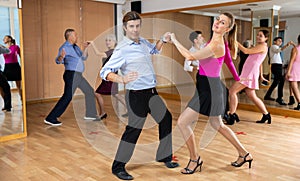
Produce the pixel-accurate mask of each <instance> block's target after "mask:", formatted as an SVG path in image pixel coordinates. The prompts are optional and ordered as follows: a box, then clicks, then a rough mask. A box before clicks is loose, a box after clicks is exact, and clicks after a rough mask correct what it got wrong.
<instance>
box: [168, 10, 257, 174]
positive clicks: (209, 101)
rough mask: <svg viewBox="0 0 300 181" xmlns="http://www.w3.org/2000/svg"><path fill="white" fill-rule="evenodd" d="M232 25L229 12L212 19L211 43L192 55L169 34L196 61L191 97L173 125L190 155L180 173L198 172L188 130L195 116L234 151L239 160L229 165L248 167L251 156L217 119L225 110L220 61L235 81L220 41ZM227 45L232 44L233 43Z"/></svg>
mask: <svg viewBox="0 0 300 181" xmlns="http://www.w3.org/2000/svg"><path fill="white" fill-rule="evenodd" d="M234 24H235V18H234V17H233V15H232V14H231V13H223V14H221V15H220V16H218V17H216V19H215V21H214V23H213V26H212V31H213V35H212V38H211V40H210V41H209V42H208V43H207V45H206V46H205V47H204V48H202V49H200V50H197V51H196V52H190V51H188V50H187V49H186V48H185V47H184V46H183V45H182V44H181V43H180V42H179V41H178V40H177V39H176V37H175V34H174V33H172V34H171V41H172V42H173V44H174V45H175V46H176V48H177V49H178V51H179V52H180V53H181V54H182V55H183V56H184V57H185V58H187V59H189V60H199V73H198V74H197V82H196V90H195V94H194V96H193V97H192V99H191V100H190V101H189V103H188V105H187V107H186V109H185V110H184V111H183V112H182V113H181V114H180V116H179V118H178V122H177V126H178V128H179V129H180V131H181V133H182V136H183V138H184V140H185V141H186V145H187V148H188V150H189V155H190V160H189V162H188V164H187V166H186V167H185V168H183V169H182V170H181V173H182V174H193V173H195V171H196V170H197V169H198V168H199V169H200V171H201V167H202V164H203V161H202V158H201V157H200V155H199V154H198V152H197V145H196V141H195V134H194V132H193V129H192V124H193V122H195V121H197V120H198V115H199V113H200V114H203V115H206V116H208V119H209V120H208V123H207V124H210V126H211V127H212V128H213V129H214V131H218V132H219V133H221V134H222V135H223V136H224V137H225V138H226V139H227V140H228V141H229V142H230V143H231V144H232V145H233V146H234V147H235V148H236V150H237V152H238V155H239V157H238V159H237V160H236V161H234V162H232V163H231V165H232V166H234V167H240V166H242V165H243V164H244V163H246V162H248V163H249V168H250V167H251V163H252V160H253V158H252V155H251V154H250V153H249V152H248V151H247V150H246V149H245V148H244V146H243V145H242V144H241V143H240V141H239V140H238V138H237V137H236V135H235V134H234V132H233V131H232V130H231V129H230V128H229V127H228V126H226V125H225V124H224V123H223V121H222V118H221V115H222V114H223V113H224V111H225V105H226V100H227V97H226V92H225V89H224V86H223V85H222V81H221V79H220V73H221V69H222V65H223V62H225V63H226V65H227V67H228V68H229V70H230V72H231V74H232V75H233V77H234V79H235V80H236V81H238V80H239V77H238V74H237V72H236V69H235V67H234V64H233V62H232V59H231V55H230V49H229V47H228V43H227V42H226V41H225V38H224V36H226V34H227V33H228V32H229V31H230V30H232V28H233V26H234ZM233 37H234V36H233ZM231 42H235V40H234V41H231ZM209 139H210V138H209Z"/></svg>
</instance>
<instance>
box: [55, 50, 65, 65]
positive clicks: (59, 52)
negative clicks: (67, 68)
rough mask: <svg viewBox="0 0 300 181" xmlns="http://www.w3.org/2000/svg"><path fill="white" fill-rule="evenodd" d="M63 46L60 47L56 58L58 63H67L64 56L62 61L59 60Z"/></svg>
mask: <svg viewBox="0 0 300 181" xmlns="http://www.w3.org/2000/svg"><path fill="white" fill-rule="evenodd" d="M63 48H64V47H60V48H59V50H58V54H57V56H56V58H55V62H56V64H64V63H65V62H64V58H63V59H62V61H59V60H58V57H59V56H60V54H61V51H62V49H63Z"/></svg>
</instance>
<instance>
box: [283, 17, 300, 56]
mask: <svg viewBox="0 0 300 181" xmlns="http://www.w3.org/2000/svg"><path fill="white" fill-rule="evenodd" d="M299 22H300V17H297V18H287V19H286V30H285V33H284V42H285V43H287V42H288V41H291V40H292V41H293V42H294V43H296V44H297V38H298V35H299V34H300V25H299ZM291 49H292V46H290V47H288V48H287V49H285V50H284V60H289V58H290V52H291Z"/></svg>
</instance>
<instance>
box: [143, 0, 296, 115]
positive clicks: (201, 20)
mask: <svg viewBox="0 0 300 181" xmlns="http://www.w3.org/2000/svg"><path fill="white" fill-rule="evenodd" d="M276 5H277V4H274V3H273V2H272V1H262V2H255V3H249V4H236V5H230V6H221V7H218V6H217V5H216V6H214V7H212V8H205V9H204V8H202V9H196V8H195V9H194V10H188V11H179V12H174V11H172V12H165V13H161V14H155V15H152V16H155V17H156V18H163V19H170V20H173V21H175V22H178V23H181V24H183V25H185V26H187V27H189V28H191V29H193V30H200V31H202V32H204V33H203V35H204V36H205V37H206V38H207V40H208V39H209V37H210V33H211V32H210V30H208V29H207V27H210V23H211V20H212V18H213V17H215V16H217V15H219V14H220V12H226V11H228V12H232V13H233V14H234V15H235V16H236V23H237V25H238V34H237V39H238V41H239V42H241V43H243V42H244V41H246V40H250V41H251V42H252V44H253V43H255V42H254V41H255V36H256V35H255V32H256V31H257V28H261V27H264V28H266V29H270V32H271V34H272V36H271V38H270V40H269V42H268V45H271V44H272V39H273V37H274V36H281V37H283V41H284V42H288V41H291V40H292V41H294V42H296V38H297V37H298V34H299V31H298V30H299V24H298V23H296V22H299V20H300V19H299V14H300V13H299V12H300V11H299V10H300V4H299V3H298V0H291V1H288V3H287V2H285V1H282V2H280V6H281V9H280V11H272V10H271V9H272V8H274V7H277V6H276ZM254 9H256V10H257V11H258V12H257V13H256V14H255V13H254V14H252V13H253V12H254ZM263 9H264V10H263ZM260 10H263V11H262V12H259V11H260ZM259 13H260V14H259ZM252 15H253V16H257V17H256V18H255V21H254V22H253V23H254V24H252ZM147 16H150V15H149V14H147ZM271 17H272V18H271ZM264 23H265V24H264ZM164 26H165V25H162V26H155V27H160V28H161V27H164ZM169 29H170V28H169ZM169 29H166V30H167V31H172V30H169ZM173 31H176V30H173ZM189 33H190V32H185V33H184V34H180V36H182V37H186V38H183V39H181V41H182V42H183V44H184V46H185V47H186V48H188V49H189V48H190V46H191V44H190V43H189V42H188V34H189ZM175 34H176V33H175ZM185 42H187V43H185ZM283 44H285V43H283ZM290 52H291V48H287V49H285V51H284V52H282V57H284V61H285V62H287V60H288V59H289V55H290ZM171 58H173V59H174V60H176V61H177V62H179V63H180V64H181V65H182V66H183V63H184V58H183V57H180V55H178V54H177V52H176V51H174V52H173V53H172V54H171ZM239 61H240V58H239V57H238V58H237V59H236V60H234V64H235V66H236V68H237V69H238V65H239ZM264 67H265V68H264V74H265V75H269V77H270V78H269V80H270V83H272V81H273V80H272V75H271V73H270V65H269V64H268V62H267V59H266V60H265V62H264ZM227 73H228V71H227V69H226V68H223V77H224V80H225V81H226V85H227V87H230V85H231V83H232V82H230V81H231V79H230V76H227V75H230V74H227ZM173 74H176V73H175V72H173ZM192 76H193V75H192ZM192 78H193V79H194V76H193V77H192ZM158 87H159V85H158ZM267 89H268V86H263V85H261V86H260V89H259V90H258V91H256V93H257V95H258V97H260V98H261V99H263V97H264V95H265V93H266V91H267ZM172 90H174V88H173V87H171V88H166V87H164V88H163V89H162V90H161V91H160V92H164V93H174V95H175V94H176V91H172ZM273 94H274V95H272V97H275V98H276V97H277V90H276V89H275V90H274V91H273ZM289 95H290V94H289V85H288V82H287V81H285V85H284V97H283V99H284V102H289ZM238 96H239V103H242V104H243V105H245V106H244V107H247V109H248V108H249V109H253V108H251V106H252V103H251V101H249V100H248V98H247V97H246V96H245V94H244V93H242V94H239V95H238ZM264 103H265V104H266V106H267V107H268V109H269V108H270V109H271V110H272V109H273V108H274V112H276V113H282V114H285V115H287V113H288V112H289V111H290V113H289V116H298V117H299V116H300V112H299V111H298V112H297V111H294V110H293V107H295V105H287V106H282V105H279V104H278V103H276V102H275V101H264ZM242 104H241V105H242ZM252 107H253V106H252ZM278 108H279V109H284V110H288V111H285V112H282V111H276V109H278ZM253 110H255V109H253Z"/></svg>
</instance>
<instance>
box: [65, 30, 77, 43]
mask: <svg viewBox="0 0 300 181" xmlns="http://www.w3.org/2000/svg"><path fill="white" fill-rule="evenodd" d="M74 31H75V30H74V29H71V28H68V29H66V31H65V39H66V40H68V39H69V36H70V35H71V33H72V32H74Z"/></svg>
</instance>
